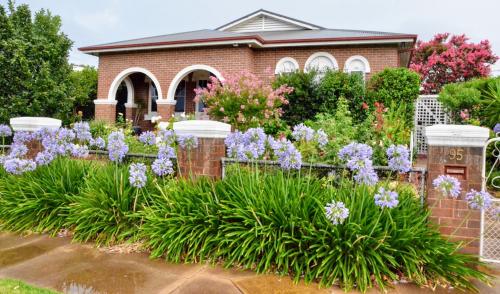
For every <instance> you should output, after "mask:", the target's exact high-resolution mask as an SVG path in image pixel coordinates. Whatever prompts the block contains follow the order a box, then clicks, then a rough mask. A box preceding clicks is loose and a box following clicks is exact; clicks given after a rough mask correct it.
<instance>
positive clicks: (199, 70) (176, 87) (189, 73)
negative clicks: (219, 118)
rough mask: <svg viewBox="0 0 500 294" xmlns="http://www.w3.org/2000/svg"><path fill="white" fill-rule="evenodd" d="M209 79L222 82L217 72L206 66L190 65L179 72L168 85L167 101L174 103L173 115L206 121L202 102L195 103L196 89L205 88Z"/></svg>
mask: <svg viewBox="0 0 500 294" xmlns="http://www.w3.org/2000/svg"><path fill="white" fill-rule="evenodd" d="M211 77H216V78H217V79H219V80H221V81H222V80H223V77H222V75H221V74H220V72H219V71H218V70H216V69H215V68H213V67H210V66H208V65H201V64H200V65H192V66H188V67H186V68H184V69H183V70H181V71H180V72H179V73H178V74H177V75H176V76H175V77H174V79H173V80H172V83H171V84H170V87H169V90H168V94H167V100H168V101H172V102H173V101H175V115H176V116H177V117H182V116H190V115H192V116H194V117H195V118H196V119H207V118H208V117H207V116H206V115H205V113H204V112H203V109H204V107H205V106H204V104H203V102H202V101H200V102H195V101H194V98H195V96H196V94H195V91H194V90H195V89H196V88H205V87H206V86H207V84H208V83H209V82H210V78H211Z"/></svg>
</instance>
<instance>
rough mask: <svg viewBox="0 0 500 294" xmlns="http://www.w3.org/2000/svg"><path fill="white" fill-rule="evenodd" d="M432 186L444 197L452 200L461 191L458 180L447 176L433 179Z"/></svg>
mask: <svg viewBox="0 0 500 294" xmlns="http://www.w3.org/2000/svg"><path fill="white" fill-rule="evenodd" d="M432 184H433V185H434V188H435V189H436V190H438V191H439V192H441V193H442V194H443V196H445V197H447V196H450V197H452V198H457V197H458V196H459V195H460V192H461V191H462V188H461V187H460V182H459V181H458V179H457V178H455V177H452V176H449V175H440V176H439V177H437V178H436V179H434V181H433V182H432Z"/></svg>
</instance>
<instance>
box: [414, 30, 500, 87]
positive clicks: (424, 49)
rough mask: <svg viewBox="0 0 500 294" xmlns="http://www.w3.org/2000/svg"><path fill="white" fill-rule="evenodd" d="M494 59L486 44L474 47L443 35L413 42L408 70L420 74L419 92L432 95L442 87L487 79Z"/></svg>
mask: <svg viewBox="0 0 500 294" xmlns="http://www.w3.org/2000/svg"><path fill="white" fill-rule="evenodd" d="M497 59H498V57H497V56H495V54H493V52H492V51H491V46H490V43H489V41H488V40H483V41H481V42H479V43H478V44H475V43H472V42H469V38H467V37H466V36H465V35H457V36H456V35H453V36H450V34H449V33H444V34H437V35H436V36H434V38H433V39H432V40H430V41H429V42H423V41H418V42H417V48H416V49H415V52H414V54H413V58H412V60H411V62H410V68H411V69H412V70H414V71H415V72H417V73H418V74H420V76H421V78H422V88H423V91H422V92H423V93H424V94H436V93H439V91H440V90H441V88H442V87H443V86H444V85H446V84H450V83H456V82H464V81H468V80H470V79H473V78H477V77H485V76H488V74H489V73H490V66H491V65H492V64H494V63H495V62H496V61H497Z"/></svg>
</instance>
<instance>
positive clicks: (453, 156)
mask: <svg viewBox="0 0 500 294" xmlns="http://www.w3.org/2000/svg"><path fill="white" fill-rule="evenodd" d="M464 152H465V150H464V149H463V148H451V149H450V153H449V154H448V156H449V157H450V160H457V161H462V160H463V159H464Z"/></svg>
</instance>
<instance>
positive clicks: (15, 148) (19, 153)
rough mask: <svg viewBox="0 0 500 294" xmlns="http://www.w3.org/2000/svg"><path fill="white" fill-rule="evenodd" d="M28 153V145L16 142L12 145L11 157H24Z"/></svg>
mask: <svg viewBox="0 0 500 294" xmlns="http://www.w3.org/2000/svg"><path fill="white" fill-rule="evenodd" d="M26 154H28V147H26V145H24V144H21V143H15V144H13V145H12V146H11V147H10V152H9V157H11V158H14V157H23V156H25V155H26Z"/></svg>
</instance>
